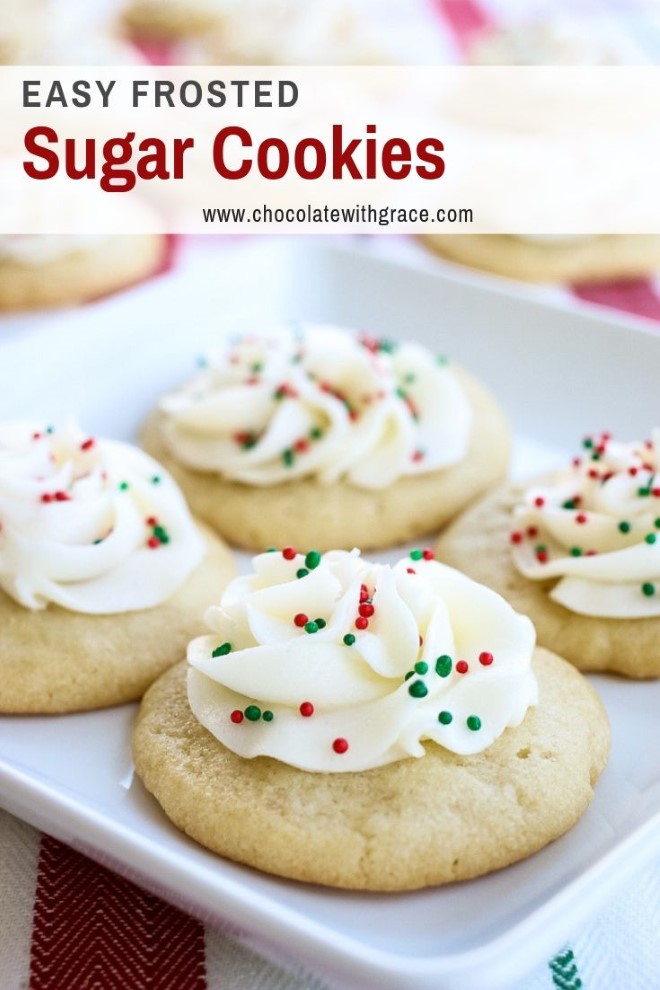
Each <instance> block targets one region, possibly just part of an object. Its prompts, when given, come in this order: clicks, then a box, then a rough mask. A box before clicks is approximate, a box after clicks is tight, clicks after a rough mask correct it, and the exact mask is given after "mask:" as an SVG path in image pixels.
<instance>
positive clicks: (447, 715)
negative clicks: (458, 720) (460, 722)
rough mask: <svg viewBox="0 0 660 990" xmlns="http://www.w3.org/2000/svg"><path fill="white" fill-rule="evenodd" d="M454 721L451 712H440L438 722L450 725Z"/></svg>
mask: <svg viewBox="0 0 660 990" xmlns="http://www.w3.org/2000/svg"><path fill="white" fill-rule="evenodd" d="M453 720H454V716H453V715H452V713H451V712H440V714H439V715H438V722H440V723H441V724H442V725H450V724H451V723H452V722H453Z"/></svg>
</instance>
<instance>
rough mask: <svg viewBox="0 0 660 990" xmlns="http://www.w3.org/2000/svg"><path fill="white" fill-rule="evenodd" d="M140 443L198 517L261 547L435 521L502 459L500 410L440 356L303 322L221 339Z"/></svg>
mask: <svg viewBox="0 0 660 990" xmlns="http://www.w3.org/2000/svg"><path fill="white" fill-rule="evenodd" d="M143 442H144V445H145V447H146V449H147V450H149V451H150V452H151V453H152V454H153V455H154V456H155V457H157V458H158V459H159V460H162V461H163V463H164V464H166V466H167V467H168V470H170V471H171V472H172V473H173V475H174V476H175V477H176V479H177V480H178V482H179V484H180V485H181V487H182V488H183V491H184V492H185V494H186V497H187V498H188V500H189V502H190V504H191V506H192V509H193V511H194V512H195V513H196V514H197V515H199V516H200V517H201V518H202V519H205V520H206V521H207V522H209V523H210V524H211V525H213V526H214V527H215V528H216V529H217V530H218V531H219V532H220V533H222V534H224V535H226V536H227V537H228V538H230V539H231V540H232V542H235V543H237V544H239V545H241V546H246V547H249V548H252V549H257V550H261V549H264V548H266V547H268V546H271V545H275V544H279V545H283V544H285V543H289V544H293V545H295V546H298V547H300V548H305V549H309V548H310V547H317V548H318V549H320V550H325V549H328V548H330V547H333V546H343V547H347V548H350V547H352V546H353V545H356V544H357V543H359V544H360V545H361V546H362V547H363V548H364V547H383V546H387V545H391V544H393V543H396V542H399V541H402V540H405V539H412V538H415V537H416V536H418V535H420V534H423V533H426V532H430V531H433V530H437V529H438V528H439V527H440V526H442V525H443V524H444V523H445V522H446V521H447V520H448V519H450V518H451V517H452V516H453V515H455V514H456V513H457V512H458V511H459V510H460V509H462V508H463V507H464V506H465V505H466V504H467V503H468V502H469V501H471V500H472V499H474V498H475V497H476V496H477V495H478V494H479V493H480V492H483V491H484V490H487V489H488V488H489V487H490V486H491V485H492V484H493V483H494V482H495V481H496V480H497V479H500V478H502V477H503V476H504V474H505V472H506V467H507V463H508V456H509V431H508V427H507V425H506V422H505V420H504V417H503V415H502V413H501V411H500V409H499V407H498V406H497V404H496V403H495V401H494V400H493V399H492V398H491V396H490V395H489V394H488V393H487V392H486V390H485V389H484V388H482V386H481V385H479V384H478V383H477V382H475V381H474V380H473V379H472V378H470V377H469V376H468V375H467V374H465V372H462V371H460V370H458V369H456V370H454V369H453V368H452V367H451V366H449V365H448V364H447V362H446V360H445V359H444V358H437V357H436V356H435V355H433V354H431V352H430V351H428V350H427V349H426V348H424V347H421V346H420V345H418V344H412V343H404V344H395V343H391V342H388V341H384V340H377V339H375V338H373V337H370V336H364V335H363V336H360V337H355V336H353V335H351V334H349V333H348V332H346V331H344V330H340V329H338V328H336V327H330V326H311V325H310V326H305V327H300V328H286V327H285V328H276V329H274V330H272V331H264V332H261V333H257V334H255V335H253V336H243V337H240V338H235V339H232V340H227V341H226V342H225V343H224V344H222V345H221V346H220V347H219V348H218V349H217V350H216V351H214V352H213V353H212V354H209V355H208V357H207V358H205V359H204V367H203V368H201V370H200V371H199V373H198V374H197V375H196V376H195V377H194V378H193V379H192V380H191V381H190V382H188V383H187V384H186V385H184V386H183V387H182V388H181V389H179V390H178V391H176V392H173V393H172V394H170V395H167V396H165V398H164V399H163V400H162V401H161V402H160V404H159V406H158V409H157V410H156V412H155V413H154V415H153V416H152V417H151V419H150V421H149V422H148V424H147V427H146V430H145V433H144V435H143Z"/></svg>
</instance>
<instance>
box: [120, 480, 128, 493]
mask: <svg viewBox="0 0 660 990" xmlns="http://www.w3.org/2000/svg"><path fill="white" fill-rule="evenodd" d="M128 488H129V484H128V482H127V481H120V482H119V491H120V492H126V491H128Z"/></svg>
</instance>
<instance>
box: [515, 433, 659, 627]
mask: <svg viewBox="0 0 660 990" xmlns="http://www.w3.org/2000/svg"><path fill="white" fill-rule="evenodd" d="M583 443H584V454H583V456H582V457H576V458H575V459H574V460H573V462H572V465H571V467H570V468H568V469H567V470H566V471H563V472H561V473H560V474H559V475H558V476H557V477H556V478H555V479H553V480H552V481H551V482H550V483H548V484H546V485H539V486H534V487H532V488H530V489H529V490H528V491H527V492H526V494H525V499H524V503H523V504H522V505H519V506H517V507H516V509H515V510H514V527H515V528H514V531H513V532H512V534H511V542H512V549H513V559H514V563H515V565H516V567H517V568H518V570H519V571H520V572H521V573H522V574H524V575H525V577H527V578H530V579H531V580H536V581H539V580H548V579H549V578H556V579H558V581H557V583H556V584H555V585H554V587H553V588H552V590H551V591H550V592H549V594H550V597H551V598H552V599H553V600H554V601H556V602H559V604H560V605H563V606H564V607H565V608H567V609H569V610H570V611H571V612H577V613H580V614H581V615H590V616H602V617H610V618H629V619H633V618H642V617H645V616H647V617H648V616H658V615H660V429H655V430H654V431H653V435H652V438H651V439H650V440H645V441H640V442H636V443H616V442H615V441H613V440H612V438H611V436H610V435H609V434H608V433H603V434H600V435H597V436H589V437H586V438H585V440H584V442H583Z"/></svg>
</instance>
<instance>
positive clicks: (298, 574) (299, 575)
mask: <svg viewBox="0 0 660 990" xmlns="http://www.w3.org/2000/svg"><path fill="white" fill-rule="evenodd" d="M308 574H309V571H308V570H307V568H306V567H299V568H298V570H297V571H296V577H297V578H304V577H307V575H308Z"/></svg>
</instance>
